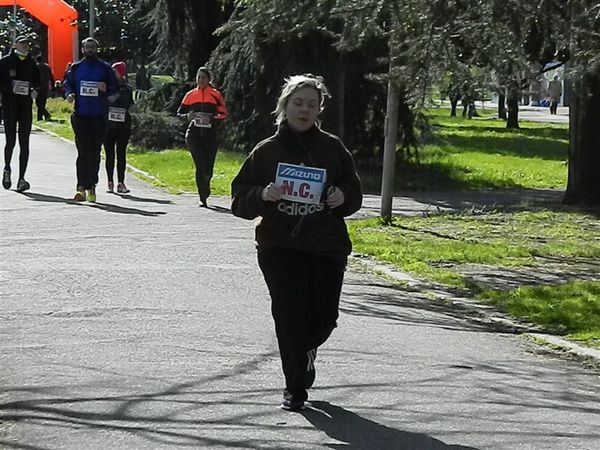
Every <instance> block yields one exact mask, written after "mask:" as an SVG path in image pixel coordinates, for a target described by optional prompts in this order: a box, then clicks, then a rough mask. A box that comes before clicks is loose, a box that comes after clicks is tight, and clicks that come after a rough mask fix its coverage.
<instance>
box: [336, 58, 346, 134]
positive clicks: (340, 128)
mask: <svg viewBox="0 0 600 450" xmlns="http://www.w3.org/2000/svg"><path fill="white" fill-rule="evenodd" d="M336 81H337V99H336V100H337V104H338V108H337V116H338V117H337V134H338V136H339V138H340V139H341V140H344V131H345V130H344V122H345V120H344V119H345V115H346V114H345V106H346V61H345V58H344V56H343V55H340V67H339V69H338V76H337V80H336Z"/></svg>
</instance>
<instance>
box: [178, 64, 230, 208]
mask: <svg viewBox="0 0 600 450" xmlns="http://www.w3.org/2000/svg"><path fill="white" fill-rule="evenodd" d="M196 84H197V86H196V88H194V89H192V90H191V91H189V92H188V93H187V94H185V96H184V97H183V100H182V101H181V105H180V106H179V109H178V110H177V115H178V116H179V117H182V118H186V119H187V120H189V122H190V123H189V126H188V129H187V132H186V134H185V142H186V144H187V146H188V149H189V151H190V153H191V154H192V159H193V160H194V165H195V167H196V174H195V177H196V187H197V189H198V195H199V196H200V206H203V207H207V206H208V204H207V199H208V197H209V196H210V180H211V179H212V176H213V168H214V165H215V158H216V156H217V146H218V140H217V138H218V136H217V132H218V130H217V127H218V125H220V123H221V122H222V121H223V120H225V118H226V117H227V109H226V107H225V100H223V95H222V94H221V93H220V92H219V91H218V90H217V89H216V88H215V87H214V86H212V85H211V84H210V72H209V71H208V69H207V68H206V67H200V68H199V69H198V72H197V73H196Z"/></svg>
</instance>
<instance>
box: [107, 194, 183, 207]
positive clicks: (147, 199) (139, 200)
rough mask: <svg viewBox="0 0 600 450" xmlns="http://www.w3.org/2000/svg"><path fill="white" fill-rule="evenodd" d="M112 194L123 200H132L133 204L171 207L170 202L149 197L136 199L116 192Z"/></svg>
mask: <svg viewBox="0 0 600 450" xmlns="http://www.w3.org/2000/svg"><path fill="white" fill-rule="evenodd" d="M113 194H115V195H118V196H119V197H121V198H124V199H126V200H133V201H134V202H141V203H158V204H159V205H172V204H173V201H172V200H161V199H159V198H149V197H137V196H135V195H130V194H119V193H117V192H113Z"/></svg>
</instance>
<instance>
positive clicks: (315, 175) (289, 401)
mask: <svg viewBox="0 0 600 450" xmlns="http://www.w3.org/2000/svg"><path fill="white" fill-rule="evenodd" d="M285 81H286V83H285V85H284V86H283V90H282V92H281V95H280V97H279V100H278V102H277V108H276V110H275V114H276V115H277V120H276V124H277V125H278V129H277V132H276V133H275V134H274V135H273V136H271V137H269V138H268V139H265V140H264V141H262V142H261V143H259V144H258V145H257V146H256V147H255V148H254V150H252V153H250V155H249V156H248V158H247V159H246V161H245V162H244V164H243V166H242V168H241V169H240V172H239V173H238V174H237V176H236V177H235V179H234V180H233V182H232V185H231V190H232V196H233V203H232V208H231V209H232V212H233V214H234V215H236V216H238V217H242V218H244V219H254V218H256V217H258V216H260V217H261V220H260V222H258V225H257V227H256V243H257V249H258V263H259V265H260V268H261V270H262V273H263V275H264V278H265V281H266V283H267V286H268V288H269V292H270V294H271V312H272V315H273V319H274V322H275V332H276V335H277V341H278V343H279V353H280V355H281V361H282V366H283V373H284V375H285V390H284V392H283V400H282V402H281V407H282V408H283V409H285V410H291V411H297V410H300V409H303V408H304V402H305V401H306V400H307V398H308V393H307V389H309V388H310V387H312V385H313V382H314V380H315V366H314V363H315V358H316V356H317V349H318V347H319V346H320V345H322V344H323V343H324V342H325V341H326V340H327V339H328V337H329V336H330V334H331V332H332V331H333V329H334V328H335V327H336V326H337V319H338V306H339V299H340V293H341V289H342V283H343V278H344V271H345V268H346V263H347V257H348V255H349V254H350V251H351V247H352V244H351V242H350V238H349V236H348V231H347V229H346V224H345V222H344V217H346V216H349V215H350V214H352V213H354V212H355V211H358V209H359V208H360V206H361V203H362V191H361V185H360V180H359V178H358V175H357V173H356V170H355V167H354V161H353V159H352V155H351V154H350V152H349V151H348V150H347V149H346V147H344V144H343V143H342V142H341V141H340V139H339V138H338V137H337V136H334V135H332V134H329V133H326V132H324V131H322V130H321V129H320V128H319V122H318V116H319V113H320V112H321V111H322V109H323V104H324V99H325V96H326V95H328V94H327V90H326V88H325V85H324V84H323V81H322V79H321V78H320V77H315V76H312V75H295V76H292V77H290V78H288V79H286V80H285ZM307 180H310V182H307ZM319 192H321V194H319Z"/></svg>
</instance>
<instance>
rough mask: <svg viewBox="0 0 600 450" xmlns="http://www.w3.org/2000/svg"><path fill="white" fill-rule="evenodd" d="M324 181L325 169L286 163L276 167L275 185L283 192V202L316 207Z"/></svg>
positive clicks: (325, 177) (325, 176)
mask: <svg viewBox="0 0 600 450" xmlns="http://www.w3.org/2000/svg"><path fill="white" fill-rule="evenodd" d="M326 180H327V171H326V170H325V169H320V168H318V167H306V166H298V165H296V164H286V163H279V164H278V165H277V176H276V177H275V184H276V185H277V186H279V187H280V188H281V190H282V191H283V196H282V198H283V199H285V200H291V201H293V202H298V203H308V204H312V205H318V204H319V203H320V202H321V193H322V192H323V187H324V186H325V181H326Z"/></svg>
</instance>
